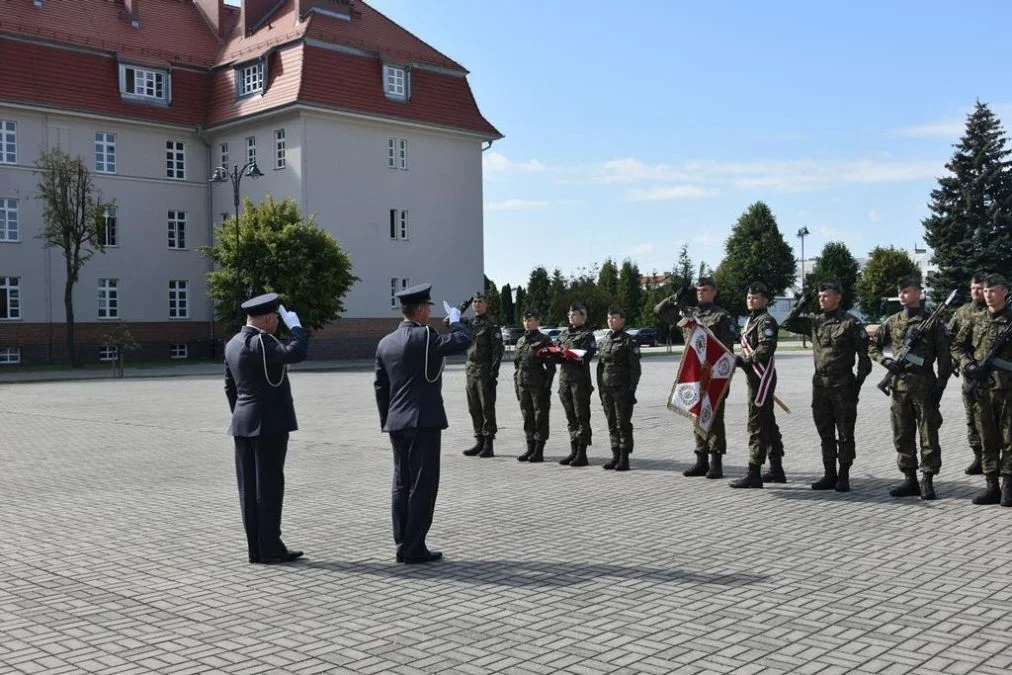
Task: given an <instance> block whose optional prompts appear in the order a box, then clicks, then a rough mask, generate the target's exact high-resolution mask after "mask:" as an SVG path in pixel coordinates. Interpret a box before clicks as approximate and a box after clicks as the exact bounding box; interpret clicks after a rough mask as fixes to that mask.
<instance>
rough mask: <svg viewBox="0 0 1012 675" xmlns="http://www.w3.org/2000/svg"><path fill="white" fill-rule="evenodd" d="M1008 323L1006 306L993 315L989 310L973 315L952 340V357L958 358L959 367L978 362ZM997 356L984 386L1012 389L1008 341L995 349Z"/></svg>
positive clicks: (1011, 315)
mask: <svg viewBox="0 0 1012 675" xmlns="http://www.w3.org/2000/svg"><path fill="white" fill-rule="evenodd" d="M1010 323H1012V307H1010V306H1009V305H1005V309H1003V310H1001V311H1000V312H998V313H997V314H992V313H991V312H990V311H984V312H980V313H979V314H974V315H973V316H972V317H971V318H970V320H969V321H968V322H967V323H966V324H964V325H963V326H962V327H961V328H960V329H959V333H958V334H957V335H956V337H955V339H954V340H953V341H952V357H953V358H954V359H958V361H959V366H960V368H965V367H966V366H967V365H969V364H970V363H978V362H980V361H982V360H983V359H984V357H986V356H987V353H988V352H989V351H990V350H991V345H993V344H994V341H995V340H996V339H997V338H998V334H999V333H1001V332H1002V331H1003V330H1006V329H1007V328H1008V325H1009V324H1010ZM998 359H1000V361H997V362H996V363H995V367H994V368H993V369H992V370H991V374H990V380H989V386H988V388H990V389H1012V340H1010V341H1009V342H1008V343H1006V345H1005V348H1004V349H1002V350H1001V352H999V354H998Z"/></svg>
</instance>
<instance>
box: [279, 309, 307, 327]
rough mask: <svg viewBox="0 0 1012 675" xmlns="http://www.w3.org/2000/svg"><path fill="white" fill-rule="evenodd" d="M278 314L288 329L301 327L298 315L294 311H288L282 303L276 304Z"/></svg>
mask: <svg viewBox="0 0 1012 675" xmlns="http://www.w3.org/2000/svg"><path fill="white" fill-rule="evenodd" d="M278 316H280V317H281V320H282V321H283V322H284V324H285V325H286V326H288V330H291V329H293V328H302V322H301V321H299V315H298V314H296V313H295V312H289V311H288V310H287V309H285V306H284V305H278Z"/></svg>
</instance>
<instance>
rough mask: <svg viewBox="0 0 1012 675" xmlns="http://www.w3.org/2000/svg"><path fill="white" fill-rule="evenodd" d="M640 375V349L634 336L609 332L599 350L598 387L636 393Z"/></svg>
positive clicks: (621, 332)
mask: <svg viewBox="0 0 1012 675" xmlns="http://www.w3.org/2000/svg"><path fill="white" fill-rule="evenodd" d="M640 373H641V370H640V348H639V346H637V345H636V342H635V341H634V340H633V339H632V336H631V335H629V333H626V332H625V331H624V330H620V331H618V332H617V333H616V332H614V331H612V332H609V333H608V335H607V336H605V338H604V339H603V340H602V341H601V344H600V346H599V348H598V355H597V386H598V387H600V388H604V387H608V388H610V389H625V390H626V391H628V392H629V393H636V387H637V386H638V385H639V383H640Z"/></svg>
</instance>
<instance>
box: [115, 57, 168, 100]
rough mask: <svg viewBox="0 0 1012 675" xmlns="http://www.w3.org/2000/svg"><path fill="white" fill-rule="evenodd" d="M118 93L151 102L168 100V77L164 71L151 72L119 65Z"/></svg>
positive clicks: (147, 69) (148, 69) (145, 69)
mask: <svg viewBox="0 0 1012 675" xmlns="http://www.w3.org/2000/svg"><path fill="white" fill-rule="evenodd" d="M119 74H120V75H119V76H120V85H119V86H120V93H121V94H123V95H124V96H137V97H140V98H144V99H150V100H152V101H166V100H168V96H167V94H168V86H167V85H168V80H169V76H168V73H166V72H165V71H164V70H151V69H150V68H138V67H136V66H127V65H121V66H120V71H119Z"/></svg>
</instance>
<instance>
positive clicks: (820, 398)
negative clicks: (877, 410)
mask: <svg viewBox="0 0 1012 675" xmlns="http://www.w3.org/2000/svg"><path fill="white" fill-rule="evenodd" d="M818 296H819V307H820V308H821V309H822V313H821V314H818V315H814V316H801V311H802V310H803V308H804V306H805V304H807V303H806V302H801V303H799V304H798V306H797V307H795V308H794V310H792V311H791V313H790V314H789V315H788V316H787V318H786V319H784V321H783V323H781V324H780V327H781V328H784V329H786V330H789V331H791V332H792V333H800V334H802V335H808V336H810V337H811V338H812V356H813V357H814V359H815V374H814V375H813V376H812V418H813V419H814V421H815V428H816V430H817V431H818V432H819V437H820V438H821V439H822V465H823V467H824V468H825V474H824V475H823V476H822V478H820V479H819V480H818V481H816V482H814V483H812V489H813V490H833V489H835V490H836V491H837V492H847V491H849V490H850V467H851V465H852V464H853V463H854V457H855V455H856V452H855V443H854V425H855V423H856V422H857V401H858V396H859V395H860V393H861V386H862V385H863V384H864V380H865V378H866V377H868V373H870V372H871V359H869V358H868V333H867V332H866V331H865V330H864V326H863V325H862V324H861V322H860V321H858V320H857V319H856V318H855V317H854V316H853V315H851V314H848V313H847V312H845V311H843V310H842V309H840V300H841V299H842V297H843V289H842V287H841V286H840V284H839V282H837V281H832V280H827V281H823V282H822V283H821V284H819V290H818ZM812 297H814V294H810V295H809V296H808V298H812ZM806 299H807V298H806ZM855 359H856V360H857V374H856V375H855V374H854V371H853V368H854V361H855ZM837 461H839V469H837Z"/></svg>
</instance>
